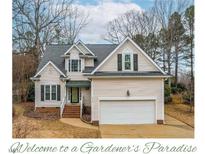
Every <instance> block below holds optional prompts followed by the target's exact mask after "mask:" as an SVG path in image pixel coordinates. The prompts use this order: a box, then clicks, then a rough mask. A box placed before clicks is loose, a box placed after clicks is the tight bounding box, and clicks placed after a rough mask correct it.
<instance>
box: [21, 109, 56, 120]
mask: <svg viewBox="0 0 205 154" xmlns="http://www.w3.org/2000/svg"><path fill="white" fill-rule="evenodd" d="M23 115H24V116H26V117H29V118H36V119H40V120H58V119H60V116H59V114H57V113H40V112H35V111H28V112H24V114H23Z"/></svg>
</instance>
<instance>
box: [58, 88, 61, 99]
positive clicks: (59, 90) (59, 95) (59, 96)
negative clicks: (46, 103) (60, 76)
mask: <svg viewBox="0 0 205 154" xmlns="http://www.w3.org/2000/svg"><path fill="white" fill-rule="evenodd" d="M57 100H58V101H60V100H61V87H60V85H57Z"/></svg>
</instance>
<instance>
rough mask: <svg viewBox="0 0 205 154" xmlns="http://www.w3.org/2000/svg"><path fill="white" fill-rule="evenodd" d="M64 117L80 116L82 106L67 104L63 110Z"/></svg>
mask: <svg viewBox="0 0 205 154" xmlns="http://www.w3.org/2000/svg"><path fill="white" fill-rule="evenodd" d="M63 118H80V106H79V105H65V107H64V110H63Z"/></svg>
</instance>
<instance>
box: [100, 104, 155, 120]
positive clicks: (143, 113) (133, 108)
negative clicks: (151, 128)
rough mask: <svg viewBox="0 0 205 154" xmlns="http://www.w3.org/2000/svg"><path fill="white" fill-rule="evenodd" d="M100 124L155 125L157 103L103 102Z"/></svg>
mask: <svg viewBox="0 0 205 154" xmlns="http://www.w3.org/2000/svg"><path fill="white" fill-rule="evenodd" d="M100 123H101V124H148V123H155V103H154V101H101V102H100Z"/></svg>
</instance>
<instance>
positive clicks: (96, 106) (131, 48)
mask: <svg viewBox="0 0 205 154" xmlns="http://www.w3.org/2000/svg"><path fill="white" fill-rule="evenodd" d="M167 77H169V76H168V75H167V74H166V73H165V72H164V71H163V70H162V69H161V68H160V67H159V66H158V65H157V64H156V63H155V62H154V61H153V60H152V59H151V58H150V57H149V56H148V55H147V54H146V53H145V52H144V51H143V50H142V49H140V47H139V46H138V45H137V44H136V43H135V42H133V41H132V40H131V39H130V38H126V39H125V40H123V41H122V42H121V43H120V44H84V43H83V42H82V41H78V42H77V43H75V44H73V45H48V46H47V47H46V51H45V54H44V56H43V58H42V60H41V62H40V64H39V66H38V70H37V72H36V75H35V76H34V77H32V80H33V81H34V82H35V109H36V110H38V111H41V112H44V111H49V110H50V111H51V112H55V111H56V112H59V113H60V115H61V117H81V116H82V107H83V106H90V107H91V122H92V123H93V124H150V123H163V121H164V79H165V78H167Z"/></svg>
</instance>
